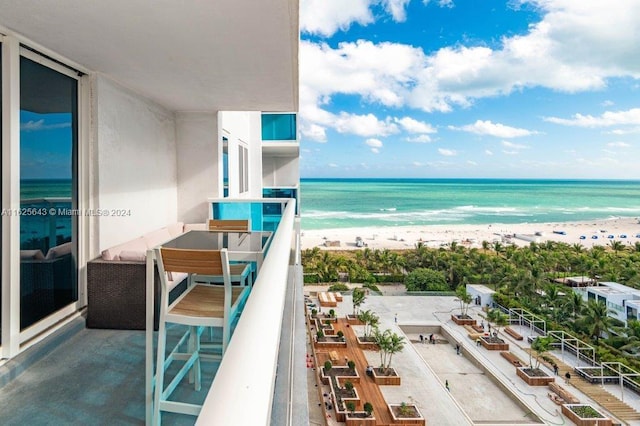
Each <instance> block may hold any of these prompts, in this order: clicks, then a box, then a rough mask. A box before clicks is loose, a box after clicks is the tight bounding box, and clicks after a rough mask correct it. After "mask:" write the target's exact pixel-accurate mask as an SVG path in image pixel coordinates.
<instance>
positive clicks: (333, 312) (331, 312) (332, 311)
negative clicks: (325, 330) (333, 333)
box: [329, 309, 336, 318]
mask: <svg viewBox="0 0 640 426" xmlns="http://www.w3.org/2000/svg"><path fill="white" fill-rule="evenodd" d="M329 316H330V317H331V318H333V317H335V316H336V311H335V309H329Z"/></svg>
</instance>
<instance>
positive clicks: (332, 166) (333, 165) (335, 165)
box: [327, 163, 338, 169]
mask: <svg viewBox="0 0 640 426" xmlns="http://www.w3.org/2000/svg"><path fill="white" fill-rule="evenodd" d="M327 166H329V167H331V168H333V169H335V168H337V167H338V165H337V164H336V163H329V164H327Z"/></svg>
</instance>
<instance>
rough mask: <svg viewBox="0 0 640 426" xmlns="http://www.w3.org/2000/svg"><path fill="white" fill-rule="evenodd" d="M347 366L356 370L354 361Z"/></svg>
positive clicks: (350, 361)
mask: <svg viewBox="0 0 640 426" xmlns="http://www.w3.org/2000/svg"><path fill="white" fill-rule="evenodd" d="M347 366H348V367H349V368H350V369H352V370H353V369H355V368H356V363H355V362H354V361H352V360H349V362H347Z"/></svg>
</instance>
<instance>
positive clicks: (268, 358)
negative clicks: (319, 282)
mask: <svg viewBox="0 0 640 426" xmlns="http://www.w3.org/2000/svg"><path fill="white" fill-rule="evenodd" d="M294 213H295V200H291V201H289V202H288V203H287V205H286V208H285V210H284V212H283V214H282V219H281V221H280V224H279V226H278V228H277V230H276V232H275V235H274V236H273V240H272V241H271V246H270V248H269V252H268V253H267V256H266V257H265V260H264V262H263V264H262V267H261V268H260V272H259V273H258V277H257V279H256V282H255V284H254V287H253V290H252V291H251V295H250V297H249V300H248V301H247V304H246V306H245V308H244V310H243V312H242V315H241V317H240V320H239V321H238V324H237V326H236V329H235V331H234V332H233V337H232V339H231V342H230V344H229V346H228V348H227V351H226V352H225V354H224V357H223V359H222V362H221V363H220V367H219V368H218V372H217V373H216V376H215V378H214V381H213V384H212V385H211V389H210V390H209V393H208V394H207V398H206V400H205V402H204V405H203V407H202V411H201V412H200V416H199V417H198V420H197V423H196V424H197V425H211V424H220V425H252V426H253V425H255V426H257V425H267V424H269V421H270V418H271V407H272V402H273V388H274V385H275V378H276V365H277V361H278V348H279V345H280V333H281V330H280V329H281V326H282V314H283V311H284V305H285V296H286V289H287V274H288V270H289V260H290V256H291V248H292V239H293V233H294Z"/></svg>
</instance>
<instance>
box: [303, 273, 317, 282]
mask: <svg viewBox="0 0 640 426" xmlns="http://www.w3.org/2000/svg"><path fill="white" fill-rule="evenodd" d="M302 279H303V282H304V283H305V284H318V283H319V282H320V277H318V274H304V276H303V277H302Z"/></svg>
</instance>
